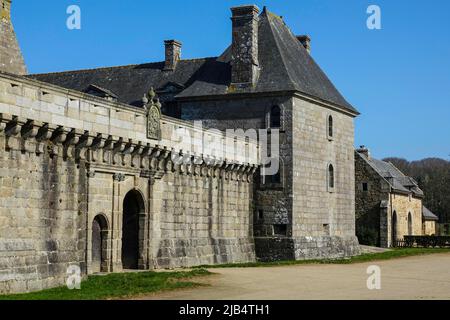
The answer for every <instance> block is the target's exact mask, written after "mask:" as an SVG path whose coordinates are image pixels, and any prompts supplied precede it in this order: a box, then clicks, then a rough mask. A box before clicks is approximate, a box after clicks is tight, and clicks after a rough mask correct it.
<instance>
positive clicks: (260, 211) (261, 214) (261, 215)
mask: <svg viewBox="0 0 450 320" xmlns="http://www.w3.org/2000/svg"><path fill="white" fill-rule="evenodd" d="M263 218H264V211H262V210H258V219H259V220H262V219H263Z"/></svg>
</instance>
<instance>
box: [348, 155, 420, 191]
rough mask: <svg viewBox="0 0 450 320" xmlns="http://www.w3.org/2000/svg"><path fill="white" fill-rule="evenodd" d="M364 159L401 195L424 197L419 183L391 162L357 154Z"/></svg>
mask: <svg viewBox="0 0 450 320" xmlns="http://www.w3.org/2000/svg"><path fill="white" fill-rule="evenodd" d="M356 153H357V154H358V155H359V156H360V157H361V158H363V159H364V160H365V161H366V162H367V163H368V164H369V165H370V166H371V167H372V168H373V169H374V170H375V171H376V172H377V173H378V174H379V175H380V176H381V177H382V178H383V179H385V180H386V181H387V182H388V183H389V185H390V186H391V188H392V189H393V190H394V191H397V192H401V193H412V194H414V195H415V196H418V197H423V195H424V194H423V191H422V190H421V189H420V188H419V186H418V184H417V182H416V181H415V180H414V179H413V178H411V177H408V176H406V175H404V174H403V172H401V171H400V170H399V169H397V167H395V166H394V165H393V164H392V163H391V162H386V161H381V160H377V159H374V158H372V157H367V156H366V155H365V154H363V153H360V152H358V151H357V152H356Z"/></svg>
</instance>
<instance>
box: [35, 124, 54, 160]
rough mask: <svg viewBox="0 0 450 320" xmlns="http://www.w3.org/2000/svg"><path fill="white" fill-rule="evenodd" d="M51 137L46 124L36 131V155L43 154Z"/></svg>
mask: <svg viewBox="0 0 450 320" xmlns="http://www.w3.org/2000/svg"><path fill="white" fill-rule="evenodd" d="M51 137H52V132H51V131H50V128H49V125H48V123H44V124H43V125H42V126H41V127H40V128H39V130H38V133H37V135H36V142H37V143H36V154H38V155H39V154H42V153H44V152H45V145H46V142H47V140H49V139H50V138H51Z"/></svg>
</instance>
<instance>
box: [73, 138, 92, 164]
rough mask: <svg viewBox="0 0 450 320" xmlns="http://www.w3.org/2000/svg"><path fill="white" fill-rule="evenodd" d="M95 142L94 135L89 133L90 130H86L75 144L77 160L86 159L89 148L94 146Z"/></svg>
mask: <svg viewBox="0 0 450 320" xmlns="http://www.w3.org/2000/svg"><path fill="white" fill-rule="evenodd" d="M93 142H94V137H92V136H90V135H89V131H85V132H84V134H83V135H82V136H80V138H79V141H78V143H77V145H76V146H75V158H76V159H77V160H86V154H87V152H88V148H89V147H91V146H92V143H93Z"/></svg>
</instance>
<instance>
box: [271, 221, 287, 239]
mask: <svg viewBox="0 0 450 320" xmlns="http://www.w3.org/2000/svg"><path fill="white" fill-rule="evenodd" d="M273 234H274V235H275V236H286V235H287V225H286V224H274V225H273Z"/></svg>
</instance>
